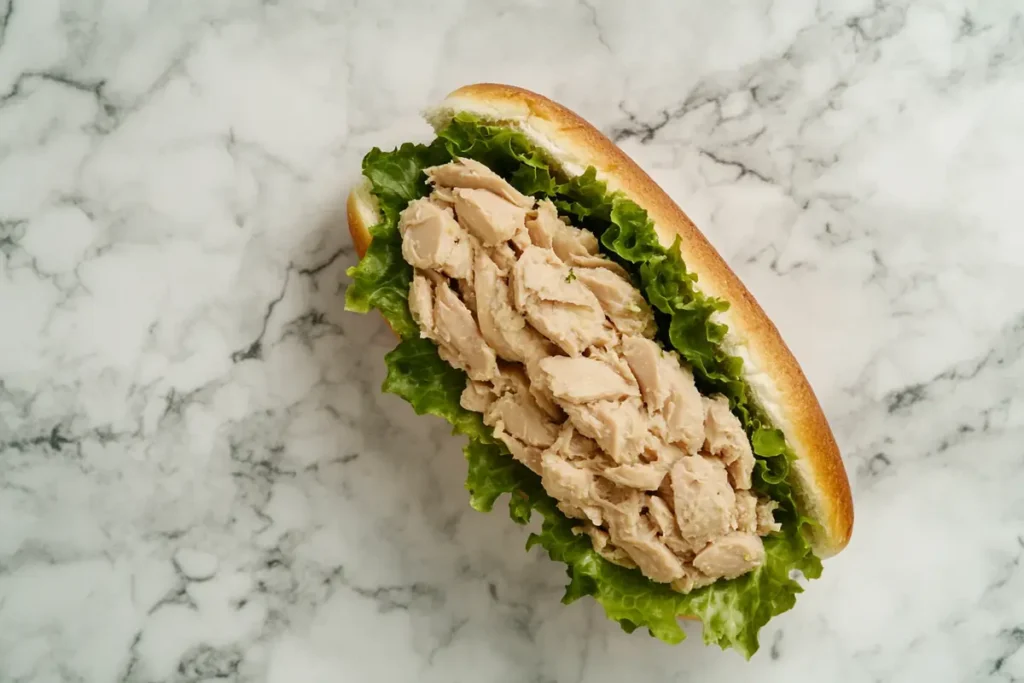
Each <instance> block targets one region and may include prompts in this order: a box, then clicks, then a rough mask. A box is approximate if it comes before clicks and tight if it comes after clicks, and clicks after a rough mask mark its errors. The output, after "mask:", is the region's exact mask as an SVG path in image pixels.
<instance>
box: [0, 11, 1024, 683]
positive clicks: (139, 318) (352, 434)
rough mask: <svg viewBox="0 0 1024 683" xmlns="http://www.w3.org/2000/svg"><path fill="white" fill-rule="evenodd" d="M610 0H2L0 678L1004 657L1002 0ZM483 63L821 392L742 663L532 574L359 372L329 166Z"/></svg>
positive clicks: (537, 672)
mask: <svg viewBox="0 0 1024 683" xmlns="http://www.w3.org/2000/svg"><path fill="white" fill-rule="evenodd" d="M626 4H627V3H616V2H603V3H598V2H592V3H590V2H581V3H579V4H574V3H541V2H524V3H520V4H515V3H507V2H506V3H490V2H486V3H483V2H478V3H471V2H449V3H441V4H437V5H436V6H434V7H431V8H427V6H426V3H411V2H410V3H408V4H407V6H406V7H404V8H396V7H393V6H390V5H391V3H371V2H342V1H340V0H278V1H276V2H274V1H267V2H256V1H253V2H247V1H243V0H217V1H210V2H205V1H204V2H198V1H195V2H169V1H168V2H159V1H153V2H148V3H146V2H137V1H134V0H119V1H114V0H109V1H103V0H81V1H72V0H67V1H66V2H64V3H60V2H58V1H57V0H0V254H2V258H0V681H4V683H8V682H14V681H33V682H35V681H82V682H90V683H91V682H97V683H98V682H108V681H124V682H126V683H142V682H151V681H154V682H155V681H175V682H183V681H271V682H274V683H292V682H295V683H299V682H301V683H306V682H315V681H331V682H337V681H378V680H380V681H385V680H386V681H414V680H415V681H473V682H484V681H509V682H512V681H515V682H524V681H584V680H585V681H623V680H651V681H661V680H679V681H684V680H703V681H731V680H739V678H740V677H743V676H746V677H751V679H752V680H758V681H760V682H765V683H767V682H769V681H795V680H809V681H923V680H928V681H983V680H984V681H989V680H990V681H1012V680H1021V679H1024V568H1022V566H1021V565H1022V562H1021V558H1022V555H1024V456H1022V455H1021V453H1022V446H1021V443H1022V436H1024V404H1022V399H1021V398H1020V395H1021V390H1022V388H1024V304H1022V303H1021V290H1022V289H1024V229H1022V228H1024V226H1022V218H1021V217H1022V216H1024V16H1022V14H1021V13H1020V12H1021V9H1020V8H1021V5H1020V4H1019V3H1013V2H1009V1H1006V2H997V1H992V2H980V1H979V2H976V3H969V4H966V5H965V4H959V3H943V2H914V3H910V2H897V1H889V0H876V1H875V2H871V1H869V0H863V1H852V2H831V1H830V2H824V0H820V1H819V2H818V3H817V5H816V4H815V3H813V2H780V1H778V0H776V1H775V2H771V1H754V2H737V3H717V2H716V3H705V2H702V1H700V0H692V1H691V2H686V3H681V4H680V3H664V4H660V5H658V6H645V7H644V8H643V9H640V5H634V6H633V8H632V9H627V8H626ZM1014 5H1016V6H1017V9H1014V7H1013V6H1014ZM670 8H671V9H670ZM484 79H486V80H496V81H507V82H512V83H516V84H520V85H524V86H528V87H532V88H534V89H538V90H540V91H542V92H545V93H547V94H549V95H552V96H554V97H556V98H558V99H560V100H562V101H564V102H565V103H566V104H568V105H569V106H571V107H573V108H575V109H577V110H578V111H579V112H581V113H582V114H584V115H585V116H587V117H588V118H589V119H590V120H592V121H593V122H594V123H595V124H596V125H598V126H599V127H600V128H601V129H602V130H604V131H606V132H608V133H610V134H612V135H614V136H615V137H616V138H617V139H618V140H619V141H620V142H621V144H622V146H623V147H624V148H625V149H626V150H627V151H628V152H629V153H630V154H633V155H634V156H635V157H636V158H637V159H638V160H639V161H640V162H641V163H642V164H643V165H644V166H645V167H646V168H647V169H649V170H650V171H651V172H652V174H653V175H654V177H655V178H656V179H657V180H658V181H659V182H661V183H662V184H663V185H664V187H666V188H667V189H668V190H669V191H670V193H671V194H672V195H673V196H674V197H675V198H676V199H677V201H679V203H680V204H682V205H683V206H684V207H685V208H686V209H687V211H688V212H689V213H690V214H691V216H693V217H694V218H695V219H696V220H697V222H698V223H699V224H700V225H702V226H703V227H704V229H705V231H706V232H707V234H708V235H709V236H710V237H711V239H712V241H713V242H714V243H715V244H716V245H717V246H718V247H719V248H720V250H721V251H722V253H723V254H724V256H725V257H726V258H727V260H728V261H729V262H730V263H731V264H732V265H733V266H734V268H735V269H736V270H737V271H738V272H739V273H740V274H741V276H742V277H743V278H744V279H745V280H746V281H747V283H748V284H749V285H750V287H751V288H752V289H753V290H754V291H755V293H756V294H757V295H758V297H759V298H760V300H761V301H762V303H763V305H764V307H765V308H766V309H767V310H768V312H769V313H770V314H771V315H772V316H773V317H774V319H775V320H776V321H777V323H778V325H779V327H780V328H781V329H782V331H783V333H784V335H785V336H786V338H787V339H788V340H789V342H790V344H791V345H792V347H793V348H794V350H795V352H796V353H797V355H798V357H799V358H800V359H801V360H802V362H803V364H804V367H805V369H806V371H807V373H808V375H809V376H810V378H811V380H812V382H813V384H814V386H815V387H816V388H817V390H818V392H819V394H820V398H821V400H822V403H823V404H824V406H825V409H826V411H827V413H828V415H829V416H830V418H831V419H832V422H833V425H834V428H835V431H836V435H837V438H838V440H839V442H840V444H841V445H842V447H843V450H844V453H845V457H846V462H847V466H848V469H849V472H850V476H851V480H852V484H853V488H854V494H855V500H856V504H857V523H856V527H855V532H854V538H853V542H852V544H851V545H850V547H849V549H848V550H847V551H846V552H845V553H844V554H843V555H841V556H839V557H838V558H836V559H834V560H831V561H829V562H827V563H826V570H825V574H824V577H823V578H822V579H821V580H820V581H818V582H815V583H814V584H812V585H811V590H810V591H809V592H808V593H806V594H804V596H802V597H801V599H800V600H799V601H798V604H797V607H796V609H795V610H794V611H792V612H790V613H788V614H786V615H784V616H782V617H781V618H778V619H777V620H775V621H773V622H772V623H771V625H770V626H769V627H768V628H767V629H766V630H765V631H764V632H763V634H762V643H763V649H762V651H761V653H759V654H758V655H757V656H756V657H755V658H754V659H753V660H752V661H751V662H749V663H747V662H745V661H744V660H742V658H740V657H739V656H738V655H736V654H734V653H722V652H720V651H718V650H717V649H715V650H711V649H705V648H704V647H703V646H702V645H701V644H700V638H699V634H698V633H697V631H696V629H692V628H691V629H690V633H691V636H693V637H691V638H690V639H689V640H688V641H687V642H686V643H685V644H683V645H681V646H679V647H677V648H670V647H667V646H665V645H663V644H661V643H659V642H657V641H655V640H653V639H651V638H649V637H646V636H645V635H642V634H635V635H633V636H627V635H625V634H624V633H622V632H620V631H619V629H618V628H617V627H616V626H615V625H614V624H612V623H610V622H607V621H606V620H605V619H604V618H603V616H602V615H601V614H600V612H599V611H598V609H597V608H596V607H595V606H594V604H593V603H592V602H589V601H584V602H581V603H578V604H576V605H573V606H571V607H563V606H562V605H560V604H559V603H558V599H559V596H560V594H561V586H562V583H563V578H564V577H563V574H562V570H561V569H560V568H559V567H558V566H556V565H554V564H552V563H551V562H549V561H548V560H547V559H546V558H544V557H542V556H541V554H540V553H539V552H538V551H534V552H532V553H526V552H524V551H523V550H522V543H523V541H524V538H525V533H524V531H523V530H522V529H519V528H517V527H516V526H515V525H514V524H512V523H511V522H510V521H509V520H508V519H507V517H506V516H505V514H504V513H499V512H497V511H496V512H495V513H494V514H491V515H481V514H478V513H475V512H473V511H471V510H470V509H469V507H468V505H467V504H466V495H465V493H464V492H463V490H462V478H463V461H462V458H461V457H460V454H459V446H460V444H459V442H458V440H456V439H453V438H452V437H450V436H448V435H447V433H446V429H445V428H444V426H443V425H441V424H440V423H439V421H437V420H433V419H429V418H417V417H416V416H414V415H412V412H411V410H410V409H408V408H407V407H406V406H405V405H404V404H402V403H401V402H400V401H399V400H398V399H396V398H394V397H390V396H389V397H384V396H382V395H381V394H380V393H379V391H378V386H379V383H380V381H381V379H382V376H383V362H382V356H383V354H384V352H385V350H386V349H387V348H388V347H389V345H391V344H392V340H391V338H390V336H389V335H388V333H387V332H386V331H385V329H384V326H383V324H382V323H381V322H380V321H379V320H378V319H377V318H375V317H363V316H358V315H353V314H348V313H345V312H344V311H343V306H342V291H343V288H344V286H345V282H346V278H345V275H344V270H345V268H346V267H347V266H348V265H350V264H351V263H352V262H353V253H352V249H351V246H350V244H349V239H348V236H347V233H346V230H345V225H344V219H343V214H342V213H341V209H342V202H343V200H344V197H345V193H346V191H347V188H348V187H349V185H350V184H351V183H352V182H353V181H354V179H355V178H356V176H357V174H358V168H359V160H360V158H361V157H362V155H363V154H364V153H365V152H366V151H367V149H368V148H369V147H371V146H373V145H382V146H385V145H392V144H395V143H398V142H401V141H403V140H407V139H426V138H427V136H428V131H427V128H426V126H425V125H424V124H422V123H420V121H419V119H418V115H417V112H418V110H419V109H420V108H422V107H424V106H425V105H427V104H429V103H430V102H432V101H434V100H436V99H437V98H439V97H441V96H443V95H444V94H445V93H446V92H447V91H448V90H450V89H451V88H452V87H454V86H457V85H459V84H462V83H465V82H472V81H475V80H484Z"/></svg>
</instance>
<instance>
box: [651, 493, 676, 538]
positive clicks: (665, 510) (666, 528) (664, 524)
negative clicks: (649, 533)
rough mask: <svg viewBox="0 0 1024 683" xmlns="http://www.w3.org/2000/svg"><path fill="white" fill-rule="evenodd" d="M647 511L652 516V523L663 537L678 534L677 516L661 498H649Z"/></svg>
mask: <svg viewBox="0 0 1024 683" xmlns="http://www.w3.org/2000/svg"><path fill="white" fill-rule="evenodd" d="M647 510H648V512H649V513H650V515H651V521H653V522H654V525H655V526H656V527H657V528H658V531H659V533H661V535H662V536H672V535H674V534H675V533H676V520H675V516H674V515H673V514H672V510H671V508H669V506H668V504H667V503H665V501H664V500H662V499H661V498H660V497H659V496H647Z"/></svg>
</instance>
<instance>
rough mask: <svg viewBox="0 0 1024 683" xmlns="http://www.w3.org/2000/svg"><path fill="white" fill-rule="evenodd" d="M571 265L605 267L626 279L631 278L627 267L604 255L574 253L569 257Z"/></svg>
mask: <svg viewBox="0 0 1024 683" xmlns="http://www.w3.org/2000/svg"><path fill="white" fill-rule="evenodd" d="M569 265H571V266H578V267H580V268H604V269H605V270H609V271H611V272H613V273H615V274H616V275H618V276H619V277H621V278H622V279H624V280H629V273H627V272H626V269H625V268H623V267H622V266H620V265H619V264H618V263H616V262H615V261H612V260H610V259H607V258H605V257H604V256H600V255H597V256H595V255H592V254H573V256H572V258H571V259H569Z"/></svg>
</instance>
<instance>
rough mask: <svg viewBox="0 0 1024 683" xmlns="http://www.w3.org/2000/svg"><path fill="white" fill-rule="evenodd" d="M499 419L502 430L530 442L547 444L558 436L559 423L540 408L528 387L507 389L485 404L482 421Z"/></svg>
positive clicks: (546, 445)
mask: <svg viewBox="0 0 1024 683" xmlns="http://www.w3.org/2000/svg"><path fill="white" fill-rule="evenodd" d="M499 421H500V422H501V423H502V424H504V426H505V431H507V432H508V433H509V434H511V435H512V436H514V437H515V438H517V439H519V440H520V441H522V442H523V443H526V444H528V445H530V446H539V447H541V448H547V447H548V446H550V445H551V444H553V443H554V442H555V438H556V437H557V436H558V425H556V424H555V423H554V422H552V421H551V419H550V418H549V417H548V416H547V414H546V413H545V412H544V411H542V410H541V409H540V407H539V406H538V405H537V402H536V401H535V400H534V398H533V396H532V395H531V394H530V392H529V391H509V392H506V393H504V394H502V395H501V396H499V397H498V398H497V399H496V400H495V401H494V402H493V403H491V405H489V406H488V407H487V412H486V413H485V414H484V422H485V423H486V424H489V425H494V424H497V423H498V422H499Z"/></svg>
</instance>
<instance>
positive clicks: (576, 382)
mask: <svg viewBox="0 0 1024 683" xmlns="http://www.w3.org/2000/svg"><path fill="white" fill-rule="evenodd" d="M540 369H541V372H542V373H543V381H545V382H546V384H547V386H548V388H549V389H550V390H551V393H552V395H553V396H554V397H555V399H557V400H559V401H567V402H569V403H591V402H593V401H600V400H614V399H620V398H627V397H630V396H637V397H639V396H640V390H639V389H638V388H637V386H636V383H635V382H630V381H628V380H627V379H626V378H625V377H623V376H622V375H621V374H619V373H618V372H616V371H615V370H614V369H613V368H611V367H610V366H609V365H608V364H607V363H603V362H601V361H600V360H596V359H594V358H586V357H583V356H576V357H571V356H549V357H548V358H545V359H543V360H541V361H540ZM630 379H632V377H630Z"/></svg>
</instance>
